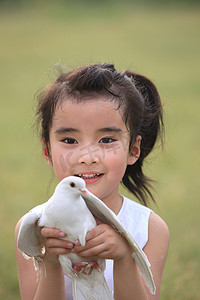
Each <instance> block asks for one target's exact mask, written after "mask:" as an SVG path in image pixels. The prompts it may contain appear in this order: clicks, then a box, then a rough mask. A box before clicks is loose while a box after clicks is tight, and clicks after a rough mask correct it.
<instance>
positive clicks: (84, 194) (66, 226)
mask: <svg viewBox="0 0 200 300" xmlns="http://www.w3.org/2000/svg"><path fill="white" fill-rule="evenodd" d="M84 200H85V201H84ZM92 214H93V215H94V216H96V217H97V218H98V219H100V220H101V221H102V222H103V223H106V224H109V225H111V226H112V227H114V228H115V229H116V230H117V231H118V232H119V233H120V234H121V235H122V236H123V237H124V238H125V239H126V240H127V241H128V242H129V243H130V245H131V246H132V247H133V249H134V252H133V254H132V257H133V258H134V259H135V261H136V263H137V265H138V267H139V268H140V271H141V274H142V276H143V278H144V280H145V282H146V285H147V286H148V288H149V290H150V292H151V293H152V294H155V291H156V288H155V284H154V281H153V277H152V273H151V270H150V263H149V261H148V259H147V257H146V255H145V254H144V252H143V251H142V249H141V248H140V247H139V245H138V244H137V243H136V241H135V240H134V239H133V237H132V236H131V235H130V234H129V233H128V232H126V230H125V229H124V227H123V226H122V225H121V223H120V222H119V221H118V219H117V217H116V215H115V214H114V213H113V211H112V210H110V209H109V208H108V207H107V206H106V205H105V204H104V203H103V202H102V201H101V200H100V199H98V198H97V197H96V196H94V195H93V194H92V193H90V192H89V191H88V190H87V189H86V185H85V181H84V180H83V179H81V178H79V177H75V176H70V177H66V178H64V179H63V180H62V181H61V182H60V183H59V184H58V185H57V187H56V189H55V192H54V194H53V196H52V197H51V198H50V199H49V200H48V201H47V202H46V203H44V204H42V205H39V206H37V207H35V208H34V209H32V210H31V211H30V212H29V213H28V214H26V215H25V217H24V218H23V220H22V223H21V226H20V230H19V235H18V249H19V250H20V252H21V253H22V254H23V255H24V257H25V258H27V259H29V258H30V257H34V258H37V257H38V256H39V255H41V246H40V242H39V236H38V229H37V228H36V226H35V223H36V221H37V220H38V219H39V226H44V227H49V228H58V229H60V230H62V231H63V232H65V233H66V234H67V236H66V238H65V239H66V240H69V241H72V242H73V243H74V242H75V240H79V241H80V244H81V245H82V246H84V245H85V237H86V234H87V232H88V231H90V230H92V229H93V228H94V227H95V226H96V221H95V219H94V217H93V215H92ZM83 216H84V217H83ZM59 261H60V263H61V265H62V268H63V270H64V273H65V274H66V275H67V276H70V277H71V279H72V288H73V299H75V300H90V299H91V300H93V299H95V300H102V299H104V300H111V299H113V297H112V295H111V292H110V290H109V288H108V286H107V283H106V280H105V278H104V269H105V260H102V259H99V260H98V261H97V262H96V261H93V260H87V259H85V258H81V257H80V256H78V255H76V254H75V253H69V254H65V255H59ZM47 276H48V274H47Z"/></svg>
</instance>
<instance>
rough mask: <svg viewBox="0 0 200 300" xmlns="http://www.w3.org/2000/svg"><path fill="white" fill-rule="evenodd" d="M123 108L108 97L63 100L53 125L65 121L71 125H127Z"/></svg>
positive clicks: (58, 124)
mask: <svg viewBox="0 0 200 300" xmlns="http://www.w3.org/2000/svg"><path fill="white" fill-rule="evenodd" d="M122 117H123V112H122V108H121V107H120V108H119V104H118V103H117V102H116V101H114V100H110V101H109V99H108V98H104V97H99V98H98V99H95V100H94V99H92V98H91V97H90V98H85V99H82V100H81V101H77V100H76V99H70V98H68V99H66V100H63V101H62V102H61V103H60V105H58V106H57V108H56V110H55V113H54V117H53V120H52V127H54V126H61V125H62V124H63V123H65V124H67V125H68V126H69V125H71V124H72V125H74V124H76V125H78V124H79V125H80V126H81V125H82V126H84V127H88V126H91V125H93V126H96V125H98V126H102V127H105V125H111V124H112V125H116V126H121V127H125V124H124V122H123V119H122Z"/></svg>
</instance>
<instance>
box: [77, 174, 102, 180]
mask: <svg viewBox="0 0 200 300" xmlns="http://www.w3.org/2000/svg"><path fill="white" fill-rule="evenodd" d="M101 175H103V174H102V173H99V174H96V173H95V174H75V176H77V177H80V178H83V179H91V178H97V177H99V176H101Z"/></svg>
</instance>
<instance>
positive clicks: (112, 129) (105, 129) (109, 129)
mask: <svg viewBox="0 0 200 300" xmlns="http://www.w3.org/2000/svg"><path fill="white" fill-rule="evenodd" d="M97 131H98V132H119V133H120V132H122V130H121V129H120V128H118V127H116V126H110V127H103V128H100V129H98V130H97ZM69 132H80V130H78V129H76V128H71V127H60V128H58V129H56V130H55V131H54V133H55V134H64V133H69Z"/></svg>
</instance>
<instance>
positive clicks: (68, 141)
mask: <svg viewBox="0 0 200 300" xmlns="http://www.w3.org/2000/svg"><path fill="white" fill-rule="evenodd" d="M62 142H64V143H66V144H78V142H77V141H76V140H75V139H73V138H65V139H63V140H62Z"/></svg>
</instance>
